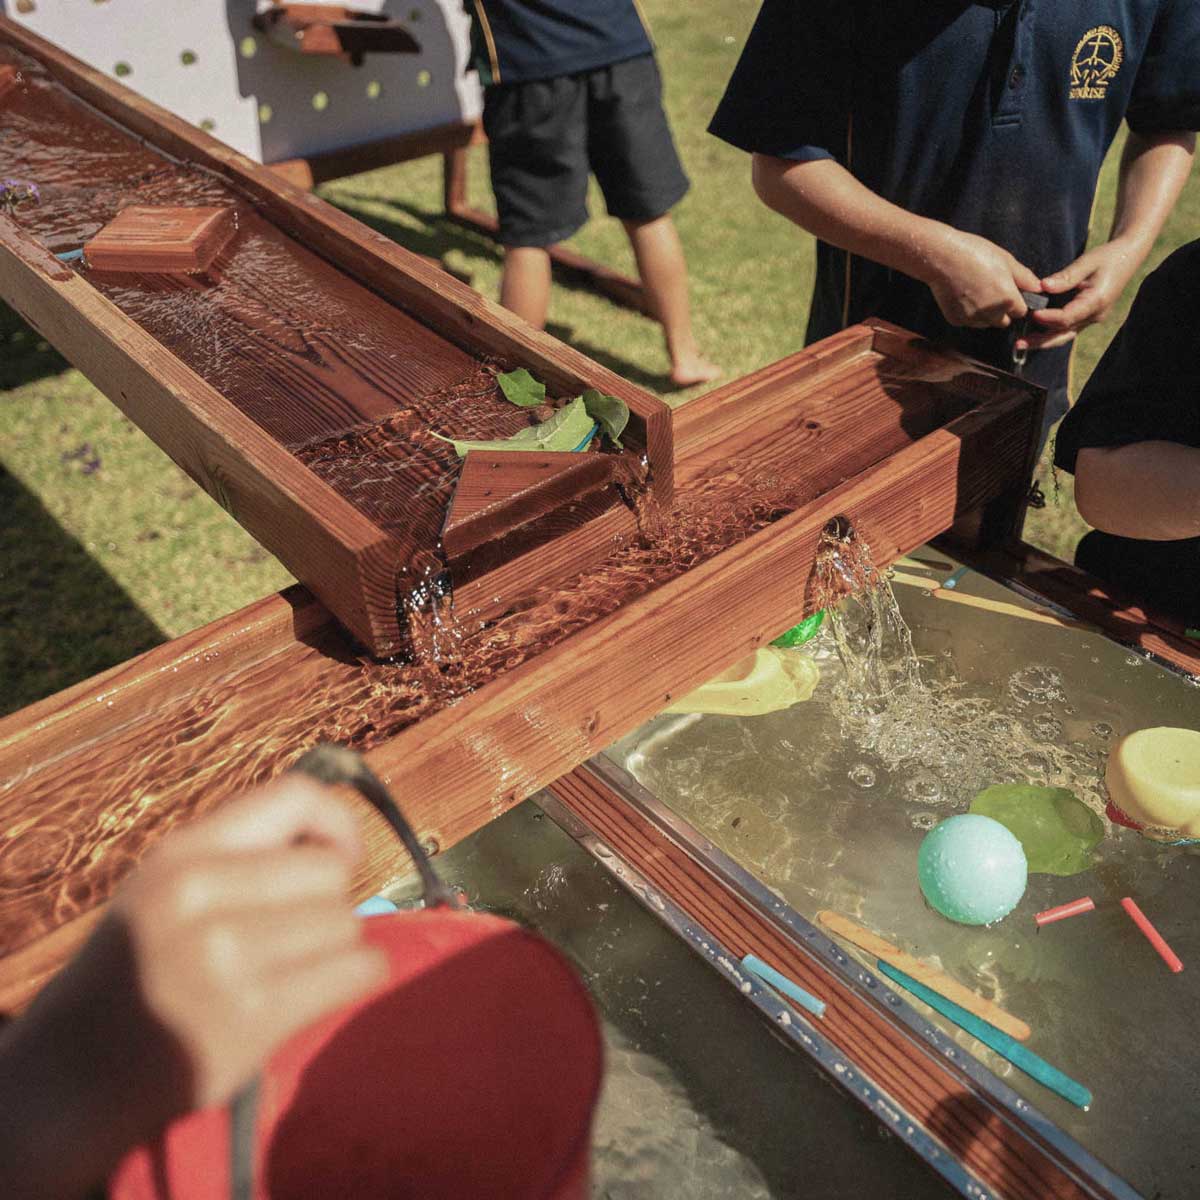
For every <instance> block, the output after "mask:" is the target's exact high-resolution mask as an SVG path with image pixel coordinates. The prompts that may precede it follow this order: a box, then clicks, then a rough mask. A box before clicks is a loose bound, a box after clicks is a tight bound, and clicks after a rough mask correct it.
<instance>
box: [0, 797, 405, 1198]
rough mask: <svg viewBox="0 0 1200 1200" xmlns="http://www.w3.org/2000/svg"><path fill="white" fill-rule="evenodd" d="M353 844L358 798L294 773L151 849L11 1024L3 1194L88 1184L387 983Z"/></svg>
mask: <svg viewBox="0 0 1200 1200" xmlns="http://www.w3.org/2000/svg"><path fill="white" fill-rule="evenodd" d="M358 854H359V845H358V838H357V835H356V832H355V822H354V817H353V815H352V813H351V812H350V811H349V810H348V809H347V808H346V807H345V806H344V805H343V804H342V803H341V802H340V801H339V800H337V799H336V797H335V796H334V795H333V794H332V793H331V792H329V791H326V790H325V789H323V788H321V787H320V786H318V785H317V784H315V783H313V782H311V781H309V780H306V779H302V778H299V777H294V778H288V779H286V780H283V781H282V782H280V783H278V784H275V785H273V786H271V787H269V788H264V789H263V790H262V791H259V792H255V793H253V794H251V795H249V796H247V797H245V798H244V799H242V800H238V801H235V802H234V803H232V804H230V805H228V806H227V807H225V808H222V809H221V810H219V811H218V812H216V813H214V814H213V815H212V816H210V817H207V818H205V819H203V820H200V821H197V822H196V823H195V824H194V825H192V826H189V827H188V828H185V829H181V830H179V831H178V832H175V833H172V834H170V835H168V836H167V837H166V838H165V839H164V841H163V843H162V845H161V846H158V847H157V848H155V849H154V850H153V851H151V852H150V853H149V854H148V855H147V856H146V858H145V860H144V861H143V863H142V864H141V866H139V867H138V869H137V870H136V871H135V872H134V873H133V874H132V875H131V876H130V878H129V879H128V880H127V881H126V883H125V884H124V885H123V886H122V888H121V889H120V890H119V891H118V893H117V895H116V897H115V898H114V900H113V902H112V904H111V906H110V908H109V910H108V912H107V913H106V914H105V916H104V918H103V919H102V920H101V922H100V924H99V925H98V926H97V928H96V930H95V932H94V933H93V934H92V936H91V938H90V939H89V940H88V942H87V943H86V945H85V946H84V947H83V949H82V950H81V951H80V952H79V954H78V955H77V957H76V958H75V959H74V960H73V961H71V962H70V963H68V964H67V966H66V967H64V968H63V970H62V971H61V972H60V973H59V975H58V976H57V977H56V978H55V979H53V980H51V982H50V983H49V984H48V985H47V986H46V988H45V989H44V990H43V992H42V993H41V995H39V996H38V997H37V999H36V1000H35V1001H34V1003H33V1004H32V1005H31V1006H30V1008H29V1011H28V1012H26V1013H25V1014H24V1015H22V1016H21V1017H19V1018H18V1019H17V1020H16V1021H14V1022H12V1023H11V1025H10V1026H8V1028H6V1029H4V1030H3V1032H2V1033H0V1111H2V1112H3V1113H4V1114H5V1118H4V1120H3V1121H2V1122H0V1195H4V1196H15V1195H20V1196H24V1197H30V1198H39V1197H47V1198H50V1197H53V1198H55V1200H63V1198H65V1197H72V1196H77V1195H81V1194H82V1193H84V1192H85V1191H86V1190H87V1189H88V1188H90V1187H91V1186H92V1185H94V1184H95V1183H96V1182H97V1181H98V1180H100V1179H103V1178H104V1177H105V1176H106V1175H107V1174H108V1172H110V1171H111V1170H112V1168H113V1167H114V1166H115V1165H116V1163H117V1161H118V1160H119V1159H120V1158H121V1157H122V1156H123V1155H124V1154H125V1153H126V1152H127V1151H128V1150H130V1149H131V1148H132V1147H133V1146H135V1145H138V1144H139V1143H141V1142H145V1141H148V1140H150V1139H152V1138H153V1137H155V1136H156V1135H157V1134H158V1132H159V1131H160V1130H161V1129H162V1128H163V1126H164V1125H166V1124H167V1123H168V1122H169V1121H170V1120H172V1119H174V1118H175V1117H177V1116H179V1115H181V1114H182V1113H184V1112H186V1111H188V1110H189V1109H192V1108H196V1107H201V1106H204V1105H209V1104H216V1103H221V1102H224V1101H226V1100H228V1099H229V1098H230V1097H231V1096H232V1095H233V1093H234V1092H235V1091H236V1090H237V1089H238V1088H239V1087H240V1086H241V1085H242V1084H244V1083H246V1082H247V1081H248V1080H249V1079H250V1078H251V1077H252V1076H253V1075H254V1074H255V1072H256V1071H258V1069H259V1068H260V1067H261V1066H262V1064H263V1062H264V1061H265V1060H266V1059H267V1058H268V1057H269V1056H270V1054H271V1052H272V1051H273V1050H274V1049H275V1048H276V1047H277V1046H278V1045H279V1044H280V1043H281V1042H283V1041H284V1040H285V1039H286V1038H287V1037H288V1036H289V1035H291V1034H292V1033H294V1032H296V1031H297V1030H298V1029H300V1028H301V1027H302V1026H304V1025H307V1024H308V1023H309V1022H311V1021H313V1020H315V1019H316V1018H317V1017H319V1016H321V1015H322V1014H324V1013H326V1012H328V1011H329V1010H331V1009H333V1008H336V1007H338V1006H339V1005H342V1004H346V1003H349V1002H350V1001H352V1000H354V999H356V998H357V997H359V996H361V995H362V994H364V993H365V992H367V991H369V990H370V989H372V988H374V987H376V986H378V985H379V984H381V983H382V982H383V981H384V979H385V977H386V970H387V967H386V959H385V958H384V956H383V955H382V954H381V953H380V952H379V951H378V950H376V949H374V948H372V947H369V946H367V945H365V944H364V943H363V941H362V940H361V932H360V931H361V923H360V922H359V920H358V919H357V918H356V917H355V916H354V913H353V910H352V908H351V905H350V899H349V896H348V888H349V884H350V875H351V870H352V868H353V865H354V863H355V861H356V859H357V858H358ZM64 1146H65V1147H69V1148H70V1152H69V1153H64V1152H63V1147H64Z"/></svg>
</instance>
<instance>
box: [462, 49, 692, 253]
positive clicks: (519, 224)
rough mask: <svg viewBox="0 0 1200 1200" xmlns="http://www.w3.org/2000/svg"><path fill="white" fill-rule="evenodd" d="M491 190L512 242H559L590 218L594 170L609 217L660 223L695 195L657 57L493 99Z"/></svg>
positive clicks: (502, 90)
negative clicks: (590, 182) (676, 137)
mask: <svg viewBox="0 0 1200 1200" xmlns="http://www.w3.org/2000/svg"><path fill="white" fill-rule="evenodd" d="M483 127H484V130H485V131H486V132H487V136H488V146H489V156H490V161H491V169H492V190H493V192H495V194H496V209H497V212H498V214H499V217H500V242H501V244H502V245H505V246H552V245H554V243H556V242H561V241H565V240H566V239H567V238H569V237H570V236H571V235H572V234H573V233H575V232H576V231H577V230H579V229H580V228H581V227H582V226H583V225H584V224H585V223H586V222H587V219H588V207H587V192H588V176H589V174H594V175H595V176H596V181H597V182H598V183H599V184H600V190H601V191H602V192H603V193H604V203H605V205H606V206H607V208H608V212H609V215H610V216H614V217H617V218H618V219H620V220H622V221H652V220H654V219H655V218H656V217H661V216H662V215H663V214H664V213H666V212H668V211H669V210H670V209H671V208H673V207H674V206H675V205H676V204H678V203H679V201H680V200H681V199H683V197H684V195H685V194H686V193H687V190H688V178H687V176H686V175H685V174H684V171H683V166H682V164H681V163H680V161H679V154H678V152H677V151H676V149H675V142H674V140H673V139H672V137H671V129H670V126H669V125H668V124H667V116H666V113H665V112H663V106H662V79H661V77H660V76H659V73H658V63H657V62H656V61H655V59H654V55H653V54H645V55H641V56H640V57H638V58H631V59H629V60H627V61H625V62H619V63H614V64H613V65H612V66H608V67H599V68H597V69H596V70H593V71H584V72H581V73H580V74H578V75H559V76H557V77H555V78H553V79H537V80H531V81H529V82H525V83H508V84H503V83H502V84H496V85H493V86H491V87H489V88H488V89H487V91H486V92H485V94H484V105H483Z"/></svg>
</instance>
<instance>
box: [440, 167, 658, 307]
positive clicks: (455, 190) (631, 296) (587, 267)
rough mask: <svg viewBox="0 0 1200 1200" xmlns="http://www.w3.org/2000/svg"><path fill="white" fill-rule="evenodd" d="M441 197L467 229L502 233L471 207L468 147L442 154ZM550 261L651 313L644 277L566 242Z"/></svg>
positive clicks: (566, 275)
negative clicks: (589, 255)
mask: <svg viewBox="0 0 1200 1200" xmlns="http://www.w3.org/2000/svg"><path fill="white" fill-rule="evenodd" d="M442 199H443V203H444V205H445V212H446V216H447V217H449V218H450V220H452V221H454V222H455V223H456V224H458V225H462V226H463V227H464V228H466V229H470V230H473V231H474V232H475V233H480V234H482V235H483V236H484V237H486V238H489V239H492V240H494V239H495V238H496V235H497V234H498V233H499V226H498V225H497V223H496V218H495V217H493V216H491V215H490V214H488V213H485V212H481V211H480V210H479V209H477V208H472V207H471V205H470V203H469V202H468V200H467V148H466V147H465V146H458V147H456V148H455V149H453V150H448V151H446V153H445V154H443V155H442ZM550 262H551V263H552V264H553V266H554V269H555V270H556V271H557V273H558V275H559V277H560V278H563V279H567V280H569V281H571V282H581V283H583V284H585V285H586V286H588V287H591V288H594V289H595V290H596V291H598V292H600V293H601V294H602V295H604V296H607V297H608V298H609V299H610V300H613V301H615V302H616V303H617V304H620V305H622V306H624V307H625V308H632V309H633V310H634V311H635V312H640V313H643V314H644V315H645V316H648V317H652V316H654V313H653V312H652V311H651V309H650V302H649V300H648V299H647V297H646V295H645V293H644V292H643V291H642V284H641V281H640V280H638V279H634V278H632V277H631V276H629V275H622V274H621V273H620V272H619V271H613V270H612V269H610V268H609V267H606V266H604V265H603V264H602V263H598V262H595V261H594V260H593V259H590V258H585V257H584V256H583V255H582V254H577V253H576V252H575V251H574V250H568V249H567V248H566V247H565V246H552V247H551V248H550Z"/></svg>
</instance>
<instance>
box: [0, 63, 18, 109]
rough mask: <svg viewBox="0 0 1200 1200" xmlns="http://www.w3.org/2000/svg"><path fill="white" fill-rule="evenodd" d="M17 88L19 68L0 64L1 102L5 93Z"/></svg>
mask: <svg viewBox="0 0 1200 1200" xmlns="http://www.w3.org/2000/svg"><path fill="white" fill-rule="evenodd" d="M16 86H17V68H16V67H10V66H6V65H4V64H3V63H0V100H3V99H4V93H5V92H7V91H9V90H10V89H11V88H15V87H16Z"/></svg>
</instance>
